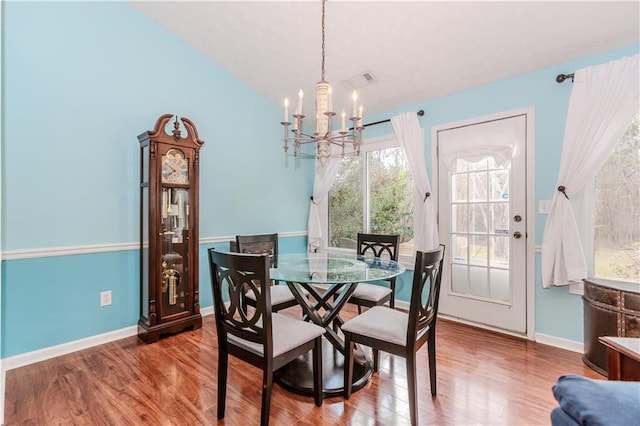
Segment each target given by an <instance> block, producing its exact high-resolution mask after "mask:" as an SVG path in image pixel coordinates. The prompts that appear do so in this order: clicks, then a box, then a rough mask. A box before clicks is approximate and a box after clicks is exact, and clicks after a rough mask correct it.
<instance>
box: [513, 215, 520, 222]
mask: <svg viewBox="0 0 640 426" xmlns="http://www.w3.org/2000/svg"><path fill="white" fill-rule="evenodd" d="M513 221H514V222H522V216H520V215H519V214H517V215H515V216H514V217H513Z"/></svg>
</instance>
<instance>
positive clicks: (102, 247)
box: [2, 243, 140, 260]
mask: <svg viewBox="0 0 640 426" xmlns="http://www.w3.org/2000/svg"><path fill="white" fill-rule="evenodd" d="M139 247H140V243H120V244H93V245H86V246H69V247H47V248H35V249H24V250H8V251H5V252H2V260H18V259H36V258H40V257H54V256H71V255H75V254H92V253H106V252H111V251H127V250H137V249H138V248H139Z"/></svg>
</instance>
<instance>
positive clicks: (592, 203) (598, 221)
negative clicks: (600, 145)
mask: <svg viewBox="0 0 640 426" xmlns="http://www.w3.org/2000/svg"><path fill="white" fill-rule="evenodd" d="M576 198H577V200H576V203H577V204H574V207H575V210H576V218H577V220H578V225H579V226H580V228H581V229H582V242H583V246H584V252H585V258H586V260H587V268H588V271H587V273H588V275H589V276H590V277H596V278H606V279H612V280H619V281H628V282H636V283H638V282H640V113H638V114H637V115H636V117H635V118H634V120H633V121H632V123H631V125H630V126H629V128H628V129H627V131H626V133H625V134H624V135H623V136H622V138H621V139H620V141H619V142H618V144H617V145H616V148H615V150H614V151H613V153H612V154H611V156H610V157H609V159H608V160H607V162H606V163H605V164H604V166H602V168H601V169H600V171H598V173H597V174H596V176H595V178H594V180H593V183H591V184H590V185H588V186H587V187H586V188H585V191H583V194H581V196H580V197H576ZM581 216H582V217H581Z"/></svg>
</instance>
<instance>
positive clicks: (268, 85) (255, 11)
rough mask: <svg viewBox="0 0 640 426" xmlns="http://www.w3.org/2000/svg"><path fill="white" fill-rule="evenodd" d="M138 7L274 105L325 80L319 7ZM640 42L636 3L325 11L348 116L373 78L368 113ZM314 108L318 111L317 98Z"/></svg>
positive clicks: (331, 71) (366, 4)
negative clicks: (353, 97) (354, 96)
mask: <svg viewBox="0 0 640 426" xmlns="http://www.w3.org/2000/svg"><path fill="white" fill-rule="evenodd" d="M132 4H133V5H134V7H136V8H137V9H139V10H140V11H142V12H143V13H144V14H146V15H147V16H149V17H150V18H151V19H153V20H154V21H156V22H158V23H159V24H160V25H161V26H163V27H165V28H166V29H167V30H168V31H170V32H172V33H174V34H175V35H177V36H178V37H179V38H181V39H182V40H184V41H185V42H186V43H188V44H190V45H192V46H193V47H195V48H196V49H198V50H199V51H201V52H202V53H203V54H204V55H206V56H207V57H209V58H211V60H212V61H214V62H215V63H217V64H218V65H220V66H221V67H223V68H225V69H226V70H227V71H229V72H230V73H231V74H233V75H235V76H236V77H237V78H238V79H240V80H241V81H243V82H244V83H246V84H247V85H249V86H250V87H252V88H254V89H255V90H257V91H258V92H260V93H262V94H263V95H265V96H267V97H268V98H270V99H272V100H273V101H274V102H277V103H281V102H282V100H283V99H284V97H285V96H288V97H289V98H290V99H293V98H295V97H296V94H297V92H298V89H300V88H302V89H303V90H304V91H305V92H306V93H308V94H309V95H311V94H312V92H313V86H314V85H315V83H316V82H317V81H319V80H320V70H321V49H320V46H321V11H322V6H321V2H320V0H314V1H289V2H286V1H277V2H276V1H187V0H182V1H157V2H156V1H137V0H135V1H132ZM639 42H640V2H638V1H584V2H583V1H495V2H485V1H341V0H329V1H328V2H327V4H326V79H327V80H328V81H329V82H331V83H332V86H333V91H334V96H333V98H334V104H335V105H336V109H338V106H340V105H345V107H347V106H348V105H349V103H348V102H349V99H350V92H351V87H352V86H353V85H354V84H355V85H356V86H359V85H360V83H361V82H363V81H364V80H363V79H362V77H361V76H362V75H363V74H365V73H368V74H369V75H370V76H371V77H373V79H374V82H373V83H371V84H368V85H366V86H364V87H361V88H359V89H358V90H359V95H360V99H361V100H362V101H363V103H364V105H365V108H366V110H365V114H373V113H378V112H381V111H384V110H389V109H392V108H396V107H399V106H402V105H406V104H411V103H415V102H419V101H422V100H425V99H430V98H434V97H438V96H442V95H446V94H449V93H453V92H457V91H461V90H465V89H468V88H472V87H476V86H479V85H482V84H486V83H489V82H493V81H497V80H501V79H505V78H509V77H512V76H516V75H519V74H523V73H526V72H529V71H533V70H537V69H541V68H545V67H548V66H552V65H555V64H559V63H563V62H568V61H572V60H574V59H578V58H581V57H585V56H589V55H592V54H597V53H600V52H606V51H608V50H612V49H615V48H618V47H624V46H629V45H632V44H634V43H639ZM562 71H564V72H567V73H569V72H573V71H574V70H571V69H566V70H562ZM358 77H359V78H358ZM305 110H306V111H313V110H314V107H313V97H312V96H307V97H306V101H305Z"/></svg>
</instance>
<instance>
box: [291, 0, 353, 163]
mask: <svg viewBox="0 0 640 426" xmlns="http://www.w3.org/2000/svg"><path fill="white" fill-rule="evenodd" d="M325 3H326V0H322V74H321V78H320V81H319V82H318V83H317V84H316V131H315V132H314V133H307V132H305V131H304V129H303V120H304V118H305V115H304V112H303V109H302V98H303V96H304V92H303V91H302V89H300V91H299V92H298V105H297V106H296V109H295V111H294V112H293V123H291V122H290V121H289V119H290V117H289V99H288V98H285V99H284V121H283V122H281V123H280V124H282V125H283V126H284V139H283V140H284V146H283V148H284V151H285V152H287V151H288V150H289V142H292V143H293V155H294V157H297V156H298V152H299V149H300V146H301V145H303V144H308V143H315V144H316V158H317V159H318V160H319V161H320V164H321V165H324V162H325V160H326V159H327V158H329V156H330V154H331V151H330V145H331V144H333V145H338V146H340V147H341V148H342V155H343V156H344V154H345V151H344V148H345V145H346V144H352V145H353V151H354V153H355V154H356V155H357V154H359V153H360V143H361V141H362V129H363V128H364V127H363V125H362V105H360V107H359V108H358V107H357V105H356V103H357V101H358V94H357V93H356V91H355V90H354V91H353V94H352V99H353V107H352V110H351V116H350V117H349V118H348V120H349V121H351V128H350V129H347V126H346V121H347V114H346V112H345V110H344V109H343V110H342V114H341V122H340V130H338V131H333V119H334V117H335V115H336V113H335V112H334V111H333V100H332V95H331V85H330V84H329V82H328V81H326V80H325V78H324V77H325V72H324V10H325ZM291 124H293V128H292V129H291V133H292V135H291V134H290V133H289V126H290V125H291Z"/></svg>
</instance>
